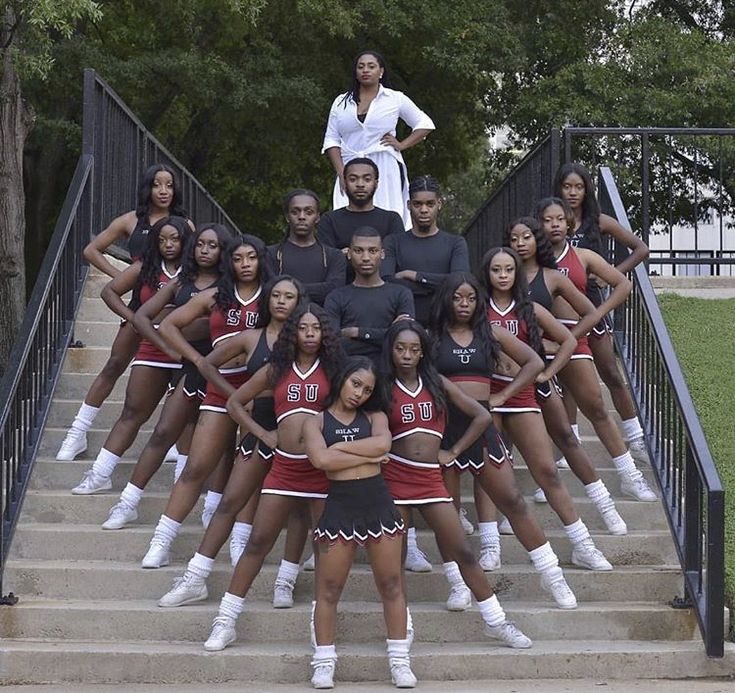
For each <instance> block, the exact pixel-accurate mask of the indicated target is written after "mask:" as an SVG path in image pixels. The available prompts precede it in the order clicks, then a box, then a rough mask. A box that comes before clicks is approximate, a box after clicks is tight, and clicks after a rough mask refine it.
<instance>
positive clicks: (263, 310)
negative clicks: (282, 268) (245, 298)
mask: <svg viewBox="0 0 735 693" xmlns="http://www.w3.org/2000/svg"><path fill="white" fill-rule="evenodd" d="M279 282H291V283H292V284H293V285H294V286H295V287H296V291H297V293H298V299H297V301H296V305H297V306H298V304H299V303H301V302H302V301H305V300H306V296H307V293H306V288H305V287H304V285H303V284H302V283H301V282H300V281H299V280H298V279H296V277H292V276H291V275H290V274H279V275H277V276H275V277H271V278H270V279H269V280H268V282H267V283H266V285H265V286H264V287H263V293H262V294H261V299H260V304H259V306H258V322H257V323H256V324H255V326H256V327H266V326H267V325H268V323H269V322H270V321H271V317H272V316H271V308H270V301H271V293H272V292H273V287H274V286H275V285H276V284H278V283H279Z"/></svg>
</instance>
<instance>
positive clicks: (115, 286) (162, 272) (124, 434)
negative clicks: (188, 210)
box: [72, 217, 191, 496]
mask: <svg viewBox="0 0 735 693" xmlns="http://www.w3.org/2000/svg"><path fill="white" fill-rule="evenodd" d="M190 233H191V231H190V229H189V224H188V223H187V221H186V219H184V218H183V217H166V218H164V219H161V220H160V221H158V222H156V224H154V226H153V228H152V229H151V234H150V236H151V237H150V243H149V245H148V248H147V249H146V251H145V253H144V255H143V259H142V260H138V261H136V262H134V263H133V264H132V265H131V266H130V267H128V268H127V269H126V270H125V271H124V272H123V273H122V274H119V275H118V276H117V277H115V279H113V280H112V281H111V282H109V284H107V285H106V286H105V288H104V289H103V290H102V299H103V300H104V301H105V303H106V304H107V305H108V306H109V307H110V309H111V310H112V311H114V312H115V313H116V314H117V315H119V316H120V317H121V318H122V319H123V320H127V321H128V322H132V321H133V318H134V313H133V311H132V310H131V308H130V307H129V306H126V305H125V303H124V302H123V300H122V296H123V295H124V294H126V293H127V292H128V291H131V290H132V291H133V304H135V305H142V304H144V303H146V301H148V300H149V299H151V298H152V297H153V296H155V294H156V292H157V291H158V290H159V289H161V288H163V287H164V286H165V285H166V284H167V283H168V282H170V281H171V280H174V279H175V278H176V277H177V275H178V274H179V270H180V265H181V257H182V249H183V247H184V246H185V245H186V244H187V242H188V238H189V236H190ZM168 308H170V306H166V309H168ZM163 314H165V310H164V311H163ZM149 337H150V341H148V340H143V341H142V342H141V343H140V346H139V348H138V351H137V353H136V354H135V358H134V359H133V367H132V369H131V372H130V378H129V379H128V385H127V388H126V390H125V402H124V404H123V409H122V412H121V413H120V416H119V418H118V420H117V421H116V422H115V425H114V426H113V427H112V430H111V431H110V434H109V435H108V436H107V439H106V440H105V443H104V445H103V446H102V449H101V450H100V451H99V454H98V455H97V459H96V460H95V461H94V464H93V465H92V467H91V468H90V469H89V470H87V471H86V472H85V474H84V478H83V479H82V481H81V482H80V483H79V484H78V485H77V486H75V487H74V488H73V489H72V493H73V494H75V495H85V496H86V495H91V494H94V493H100V492H102V491H109V490H110V489H111V488H112V480H111V478H110V477H111V475H112V472H113V470H114V469H115V466H116V465H117V463H118V461H119V459H120V457H121V456H122V455H123V454H124V452H125V451H126V450H127V449H128V448H129V447H130V446H131V445H132V444H133V441H134V440H135V437H136V436H137V435H138V431H139V430H140V428H141V426H142V425H143V424H144V423H145V422H146V421H148V419H149V418H150V416H151V414H153V411H154V410H155V408H156V406H157V405H158V402H159V401H160V400H161V397H163V395H164V394H165V392H166V390H167V388H168V385H169V381H170V379H171V377H172V374H173V371H176V370H179V369H180V368H181V361H180V356H179V354H178V352H176V351H175V350H172V349H171V348H170V347H169V346H168V345H167V344H166V343H165V342H164V341H163V340H162V339H161V338H160V336H159V335H158V334H157V333H156V331H155V330H151V333H150V334H149Z"/></svg>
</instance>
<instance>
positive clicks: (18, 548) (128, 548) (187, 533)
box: [11, 513, 677, 569]
mask: <svg viewBox="0 0 735 693" xmlns="http://www.w3.org/2000/svg"><path fill="white" fill-rule="evenodd" d="M192 515H193V520H194V521H193V522H189V523H188V524H187V526H185V527H184V529H183V530H182V532H181V534H180V535H179V538H178V539H177V541H176V542H175V543H174V546H173V550H172V557H173V559H174V560H175V561H179V562H184V561H187V560H188V559H189V558H191V556H192V555H193V554H194V552H195V551H196V550H197V548H198V546H199V543H200V541H201V539H202V537H203V536H204V530H203V528H202V527H201V525H200V524H199V523H198V517H197V516H196V514H195V513H192ZM153 529H154V525H153V524H147V525H139V524H133V525H131V526H130V527H127V528H125V529H122V530H117V531H105V530H102V529H101V528H100V526H99V525H98V524H87V525H78V524H77V525H73V526H71V525H68V524H41V523H38V524H33V523H30V524H29V523H23V524H20V525H18V527H17V529H16V531H15V537H14V541H13V546H12V549H11V556H12V557H13V558H28V559H34V560H60V559H63V558H65V557H67V556H68V552H69V549H68V545H69V542H70V539H71V537H72V536H73V539H74V542H75V549H74V558H75V559H76V560H109V561H133V562H135V561H138V560H140V558H141V557H142V556H143V555H144V554H145V552H146V551H147V550H148V543H149V541H150V539H151V536H152V535H153ZM668 536H669V535H668V531H667V530H658V531H654V530H646V531H638V532H632V533H630V534H628V535H627V536H624V537H617V536H611V535H608V534H595V535H593V538H594V540H595V544H596V545H597V548H599V549H600V550H601V551H602V552H603V553H604V554H605V556H607V558H608V560H610V561H611V562H612V563H613V564H614V565H616V566H623V565H672V564H675V563H676V560H677V558H676V551H675V550H674V548H673V546H671V542H669V541H667V539H668ZM547 537H548V538H549V541H550V542H551V545H552V547H553V548H554V551H555V552H556V554H557V556H559V560H560V561H562V563H564V564H570V561H571V553H572V549H571V544H570V543H569V541H568V539H567V537H566V535H565V534H564V532H563V531H562V530H549V532H548V533H547ZM284 541H285V532H282V533H281V536H280V537H279V539H278V541H277V542H276V545H275V547H274V549H273V551H271V553H270V556H269V559H270V560H271V561H280V559H281V556H282V555H283V544H284ZM469 541H470V543H471V545H472V546H473V548H474V549H475V552H479V547H480V539H479V536H478V535H477V533H475V534H474V535H472V536H471V537H469ZM500 541H501V551H502V557H503V563H504V564H506V565H514V564H518V563H523V564H527V563H528V562H529V559H528V554H527V553H526V551H525V549H524V548H523V547H522V546H521V544H520V543H519V542H518V540H517V539H516V538H515V537H513V536H502V537H501V539H500ZM418 543H419V546H420V547H421V549H422V550H423V551H424V553H426V555H427V557H428V558H429V560H430V561H431V562H432V563H433V564H434V565H435V566H437V569H439V566H440V564H441V558H440V555H439V551H438V549H437V547H436V542H435V541H434V536H433V534H432V533H431V531H430V530H419V531H418ZM307 551H310V549H307ZM221 557H222V560H223V561H225V562H226V561H227V560H229V559H228V550H227V548H226V547H225V548H223V550H222V552H221ZM355 562H357V563H367V562H368V560H367V554H366V553H365V552H364V551H363V550H358V552H357V555H356V557H355Z"/></svg>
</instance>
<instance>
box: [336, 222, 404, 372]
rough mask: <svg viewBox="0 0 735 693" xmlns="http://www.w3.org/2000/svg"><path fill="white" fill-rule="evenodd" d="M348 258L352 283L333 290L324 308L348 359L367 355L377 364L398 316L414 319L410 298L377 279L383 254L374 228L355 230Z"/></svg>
mask: <svg viewBox="0 0 735 693" xmlns="http://www.w3.org/2000/svg"><path fill="white" fill-rule="evenodd" d="M348 257H349V259H350V263H351V264H352V269H353V270H354V272H355V281H354V282H352V284H348V285H347V286H341V287H340V288H338V289H335V290H334V291H332V292H331V293H330V294H329V295H328V296H327V300H326V301H324V309H325V310H326V311H327V313H329V316H330V317H331V318H332V320H333V322H334V325H335V327H336V328H337V329H339V330H340V332H341V334H342V338H343V340H342V343H343V346H344V348H345V351H346V352H347V353H348V354H349V355H351V356H356V355H360V356H367V357H369V358H371V359H372V360H373V361H374V362H375V363H376V364H377V363H378V362H379V360H380V353H381V350H382V348H383V337H384V336H385V331H386V330H387V329H388V328H389V327H390V325H391V323H393V321H394V320H395V319H396V318H397V317H399V316H404V317H413V296H412V295H411V292H410V291H409V290H408V289H407V288H406V287H405V286H400V285H398V284H391V283H386V282H384V281H383V280H382V279H381V278H380V262H381V260H382V259H383V257H384V253H383V245H382V241H381V238H380V233H379V232H378V231H377V230H376V229H373V228H371V227H369V226H364V227H362V228H361V229H357V230H356V231H355V233H354V234H353V235H352V241H351V243H350V247H349V248H348Z"/></svg>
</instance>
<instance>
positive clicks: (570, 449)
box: [483, 217, 628, 534]
mask: <svg viewBox="0 0 735 693" xmlns="http://www.w3.org/2000/svg"><path fill="white" fill-rule="evenodd" d="M507 241H508V244H509V245H510V247H511V248H512V249H513V250H515V251H516V252H517V253H518V256H519V257H520V259H521V260H522V262H523V272H520V269H518V270H517V272H518V274H519V275H520V274H522V273H525V276H526V280H527V283H528V295H529V298H530V299H531V301H533V302H534V303H537V304H538V305H540V306H542V307H544V308H546V310H548V311H551V310H552V309H553V301H554V298H556V297H557V296H558V297H561V298H563V299H564V300H566V301H567V303H569V305H570V306H572V307H573V308H574V309H575V310H576V311H577V313H579V315H580V316H581V319H580V321H579V322H578V323H577V324H576V325H569V329H570V331H571V332H572V334H573V335H574V336H575V337H577V338H579V337H584V335H585V334H586V332H587V330H588V329H589V327H590V326H591V325H592V324H594V323H595V321H596V320H597V319H598V318H599V317H600V314H599V311H598V310H597V309H595V307H594V306H593V305H592V303H591V302H590V301H589V300H588V299H586V298H585V297H584V296H583V295H582V294H581V293H580V292H579V291H577V289H576V288H575V287H574V284H572V283H571V281H570V280H569V278H568V277H566V276H565V275H563V274H562V273H561V272H558V271H557V268H556V260H555V259H554V252H553V250H552V249H551V244H550V243H549V241H548V239H547V238H546V234H544V232H543V231H542V230H541V227H540V226H539V223H538V221H536V219H534V218H533V217H522V218H521V219H519V220H517V221H515V222H513V223H512V224H511V228H510V232H509V233H508V237H507ZM486 274H488V273H487V272H483V276H485V275H486ZM488 280H489V277H488ZM546 345H547V347H549V348H550V349H553V348H554V346H553V344H552V343H551V342H547V343H546ZM550 355H551V354H550ZM536 395H537V401H538V403H539V406H540V407H541V413H542V414H543V417H544V423H545V424H546V430H547V431H548V433H549V436H550V437H551V439H552V440H553V441H554V444H555V445H556V447H557V448H559V450H560V451H561V453H562V455H563V456H564V459H565V460H566V461H567V462H568V466H570V467H571V469H572V471H573V472H574V475H575V476H576V477H577V478H578V479H579V480H580V481H581V482H582V484H583V485H584V488H585V492H586V493H587V496H588V497H589V499H590V500H591V501H592V502H593V504H594V505H595V507H596V508H597V510H598V511H599V513H600V515H601V516H602V519H603V522H604V523H605V526H606V527H607V529H608V531H609V532H610V533H611V534H627V532H628V528H627V526H626V524H625V522H624V521H623V519H622V518H621V517H620V515H619V513H618V511H617V509H616V508H615V502H614V501H613V499H612V498H611V497H610V493H609V491H608V490H607V488H606V486H605V484H604V483H603V481H602V479H600V475H599V474H598V473H597V470H596V469H595V468H594V466H593V464H592V462H591V461H590V458H589V456H588V455H587V453H586V452H585V450H584V448H583V447H582V445H581V444H580V441H579V438H578V437H577V434H576V432H575V431H574V429H573V427H572V426H571V425H570V423H569V418H568V416H567V411H566V408H565V407H564V402H563V401H562V398H561V396H560V395H559V392H558V390H557V388H556V387H549V388H544V389H543V390H539V389H537V392H536ZM558 465H559V463H558V462H557V466H558ZM534 498H535V500H536V501H537V502H539V503H545V502H546V496H545V494H544V491H543V489H538V490H537V491H536V493H535V494H534Z"/></svg>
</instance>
